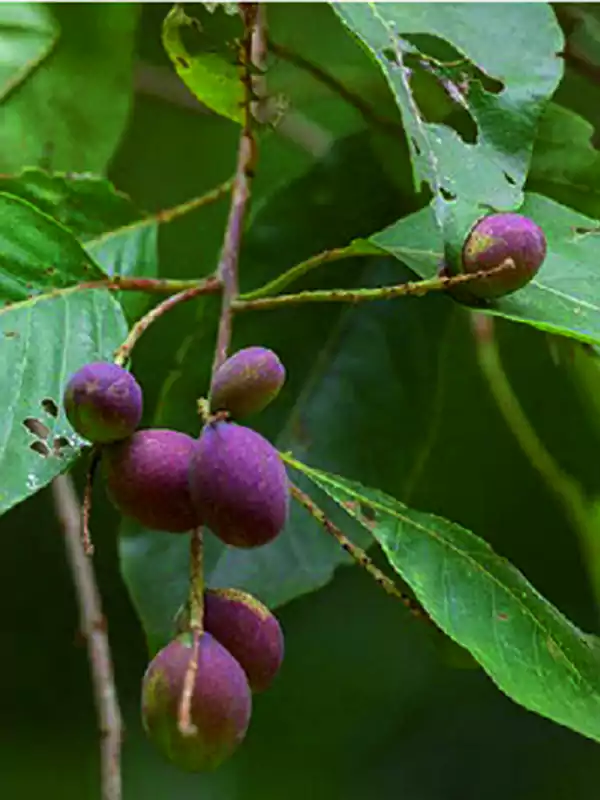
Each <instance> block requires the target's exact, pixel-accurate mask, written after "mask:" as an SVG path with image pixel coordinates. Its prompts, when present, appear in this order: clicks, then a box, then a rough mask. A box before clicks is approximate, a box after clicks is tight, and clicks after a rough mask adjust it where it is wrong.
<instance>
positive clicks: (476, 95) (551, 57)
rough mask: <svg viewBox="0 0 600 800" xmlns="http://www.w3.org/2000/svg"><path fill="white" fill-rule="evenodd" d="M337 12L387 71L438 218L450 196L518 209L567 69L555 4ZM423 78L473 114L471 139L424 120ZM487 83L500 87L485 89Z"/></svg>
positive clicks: (341, 6) (347, 7)
mask: <svg viewBox="0 0 600 800" xmlns="http://www.w3.org/2000/svg"><path fill="white" fill-rule="evenodd" d="M333 7H334V9H335V11H336V12H337V13H338V14H339V15H340V17H341V19H342V20H343V22H344V23H345V24H346V25H347V26H348V27H349V29H350V30H351V31H352V32H353V33H354V34H355V35H356V36H358V38H359V39H360V40H361V41H362V42H363V43H364V45H365V46H366V47H367V48H368V49H369V51H370V52H371V53H372V55H373V56H374V58H375V60H376V62H377V63H378V65H379V67H380V68H381V70H382V71H383V73H384V75H385V77H386V79H387V81H388V83H389V85H390V88H391V89H392V91H393V93H394V96H395V98H396V102H397V103H398V106H399V108H400V110H401V113H402V119H403V122H404V126H405V129H406V132H407V138H408V144H409V149H410V153H411V159H412V162H413V166H414V168H415V172H416V177H417V178H418V183H421V182H422V181H426V182H427V183H429V185H430V186H431V188H432V189H433V191H434V194H435V196H436V200H435V203H436V214H438V216H439V217H440V219H441V218H442V217H443V214H444V213H445V212H444V209H445V206H446V202H447V200H448V198H450V199H454V198H457V199H458V201H459V202H463V201H464V202H467V203H470V204H481V205H485V204H487V205H491V206H493V207H496V208H507V209H508V208H512V207H514V206H516V205H519V203H520V202H521V200H522V194H521V188H522V186H523V184H524V182H525V178H526V175H527V169H528V166H529V161H530V158H531V150H532V146H533V141H534V138H535V133H536V127H537V121H538V118H539V115H540V113H541V111H542V109H543V106H544V103H545V102H546V100H548V99H549V98H550V96H551V95H552V93H553V92H554V90H555V89H556V86H557V84H558V81H559V79H560V76H561V70H562V66H561V61H560V59H559V58H558V57H557V53H558V52H559V51H560V50H561V48H562V35H561V32H560V28H559V26H558V23H557V22H556V19H555V18H554V15H553V12H552V10H551V9H550V7H549V6H548V5H546V4H541V3H540V4H532V5H518V6H511V5H502V4H498V5H495V6H489V5H487V4H483V3H469V4H468V5H467V4H450V3H446V4H443V5H440V4H438V3H415V4H409V5H407V4H402V3H385V4H384V3H352V4H351V3H334V4H333ZM498 31H501V32H502V34H501V35H502V46H498ZM432 37H435V39H434V38H432ZM439 40H442V41H441V43H440V41H439ZM423 72H427V73H428V74H429V76H432V75H433V77H434V78H435V79H436V80H437V81H438V82H439V83H440V84H441V85H442V86H443V88H444V89H445V90H446V91H447V92H448V93H449V95H450V96H451V98H452V99H453V100H454V102H455V104H456V108H457V112H461V113H462V114H463V115H464V112H465V110H466V111H467V112H468V114H469V115H470V117H471V120H472V122H471V124H472V123H473V122H474V123H475V125H476V136H475V140H474V141H470V139H469V137H468V136H465V134H464V133H463V132H462V131H461V128H460V126H459V128H458V131H457V130H455V129H453V128H451V127H449V126H448V125H447V124H443V125H442V124H438V123H437V122H430V121H428V120H427V119H425V118H424V116H423V113H422V112H421V110H420V109H419V106H418V98H417V97H416V95H415V93H414V91H413V83H414V81H415V75H419V74H422V73H423ZM489 79H493V80H494V81H496V82H500V87H499V88H498V87H497V86H496V87H494V86H493V85H492V86H490V87H488V85H487V84H489V83H490V80H489Z"/></svg>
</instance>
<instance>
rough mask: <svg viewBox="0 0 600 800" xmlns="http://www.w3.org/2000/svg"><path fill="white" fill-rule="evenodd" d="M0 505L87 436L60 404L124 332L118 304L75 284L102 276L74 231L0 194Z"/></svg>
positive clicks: (65, 462)
mask: <svg viewBox="0 0 600 800" xmlns="http://www.w3.org/2000/svg"><path fill="white" fill-rule="evenodd" d="M0 253H1V254H2V255H1V257H0V301H2V302H3V307H2V308H1V309H0V371H1V374H2V375H4V376H5V379H4V381H3V382H2V386H1V387H0V406H1V407H2V408H3V409H4V413H3V415H2V418H1V420H0V470H1V471H2V475H3V481H2V487H1V489H0V513H2V512H4V511H7V510H8V509H9V508H11V507H12V506H14V505H16V504H17V503H19V502H21V501H22V500H24V499H25V498H26V497H28V496H29V495H31V494H33V493H34V492H36V491H37V490H38V489H40V488H41V487H42V486H44V485H45V484H47V483H48V482H49V481H50V480H51V479H52V478H54V477H55V476H56V475H58V474H59V473H61V472H63V471H64V470H65V469H67V467H68V466H69V465H70V464H71V463H72V462H73V460H74V459H75V458H76V457H77V456H78V455H79V453H80V450H81V447H82V445H83V444H84V442H83V441H82V440H81V439H80V438H79V437H78V436H76V435H75V434H74V432H73V430H72V428H71V426H70V425H69V423H68V422H67V419H66V417H65V414H64V411H63V410H62V408H61V397H62V392H63V389H64V385H65V383H66V381H67V378H68V376H69V374H70V373H72V372H74V371H75V370H76V369H78V368H79V367H80V366H82V365H83V364H85V363H86V362H88V361H93V360H98V359H102V360H103V359H109V358H110V357H111V356H112V353H113V351H114V349H115V348H116V347H117V346H118V345H119V344H120V343H121V341H122V340H123V338H124V337H125V335H126V333H127V327H126V323H125V319H124V317H123V312H122V311H121V308H120V306H119V305H118V303H116V302H115V300H114V299H113V298H112V297H111V296H110V295H109V293H108V292H106V291H103V290H89V289H88V290H81V289H79V287H78V286H77V283H78V282H81V281H86V280H97V279H101V278H103V277H104V273H103V272H102V271H101V270H100V268H99V267H98V266H97V265H96V264H95V263H94V262H93V261H92V260H91V259H90V258H89V257H88V256H87V255H86V253H85V251H84V250H83V249H82V248H81V246H80V245H79V244H78V243H77V241H76V240H75V239H74V238H73V236H72V235H71V234H70V233H69V232H68V231H67V230H66V229H65V228H63V227H62V226H61V225H59V224H58V223H56V222H54V221H53V220H52V219H51V218H50V217H47V216H46V215H44V214H42V213H41V212H39V211H37V210H36V209H35V208H33V206H30V205H29V204H28V203H25V202H24V201H21V200H18V199H17V198H14V197H11V196H9V195H1V194H0Z"/></svg>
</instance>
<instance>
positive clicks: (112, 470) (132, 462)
mask: <svg viewBox="0 0 600 800" xmlns="http://www.w3.org/2000/svg"><path fill="white" fill-rule="evenodd" d="M195 446H196V440H195V439H192V437H191V436H186V434H185V433H178V432H177V431H170V430H163V429H149V430H142V431H137V432H136V433H134V434H133V436H131V437H130V438H129V439H126V440H125V441H124V442H119V443H118V444H114V445H110V446H108V447H107V448H106V449H105V451H104V455H103V464H104V471H105V475H106V479H107V484H108V492H109V495H110V497H111V499H112V501H113V503H114V504H115V505H116V507H117V508H118V509H119V511H121V513H122V514H124V515H125V516H127V517H131V518H132V519H135V520H137V522H139V523H140V524H141V525H145V526H146V527H148V528H152V529H154V530H159V531H171V532H172V533H179V532H183V531H189V530H191V529H192V528H196V527H198V526H199V525H201V524H202V520H201V519H200V518H199V516H198V514H197V512H196V511H195V509H194V507H193V505H192V501H191V497H190V490H189V482H188V475H189V471H190V463H191V459H192V454H193V452H194V449H195Z"/></svg>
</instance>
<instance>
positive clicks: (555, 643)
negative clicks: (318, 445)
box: [291, 460, 600, 741]
mask: <svg viewBox="0 0 600 800" xmlns="http://www.w3.org/2000/svg"><path fill="white" fill-rule="evenodd" d="M291 463H292V464H293V466H294V467H296V468H297V469H299V470H300V471H301V472H302V474H304V475H305V476H307V477H309V478H310V479H311V480H312V481H313V482H314V483H315V485H316V486H318V487H319V488H320V489H322V490H323V491H324V492H325V493H326V494H328V495H329V496H330V497H331V498H333V499H334V500H335V501H336V502H337V503H338V504H339V505H340V506H342V507H343V508H344V509H345V510H346V511H347V512H348V513H349V514H350V516H352V517H353V518H354V519H356V520H359V521H360V522H361V523H362V524H363V525H364V526H365V528H367V529H368V530H369V531H370V532H371V534H372V535H373V536H374V538H375V539H376V540H377V541H378V542H379V543H380V545H381V547H382V548H383V551H384V553H385V555H386V557H387V558H388V560H389V562H390V563H391V564H392V566H393V567H394V569H395V570H396V571H397V572H398V573H399V574H400V575H401V576H402V578H403V579H404V580H405V581H406V582H407V583H408V584H409V585H410V586H411V588H412V589H413V591H414V592H415V594H416V596H417V598H418V599H419V601H420V602H421V603H422V604H423V606H424V607H425V609H426V610H427V611H428V613H429V614H430V615H431V617H432V619H433V620H434V621H435V622H436V623H437V624H438V625H439V626H440V628H442V630H443V631H445V632H446V633H447V634H448V635H449V636H450V637H451V638H452V639H454V640H455V641H457V642H458V643H459V644H460V645H462V646H463V647H466V648H467V649H468V650H469V651H470V652H471V653H472V655H473V656H474V657H475V658H476V659H477V661H478V662H479V663H480V664H481V665H482V667H483V668H484V670H485V671H486V672H487V673H488V675H489V676H490V677H491V678H492V680H493V681H494V682H495V683H496V684H497V685H498V687H499V688H500V689H502V691H504V692H505V693H506V694H508V695H509V696H510V697H512V698H513V700H516V701H517V702H518V703H520V704H521V705H523V706H525V708H528V709H530V710H531V711H535V712H537V713H538V714H541V715H542V716H545V717H548V718H549V719H552V720H554V721H555V722H558V723H560V724H562V725H566V726H568V727H570V728H572V729H573V730H576V731H578V732H579V733H582V734H583V735H584V736H588V737H590V738H591V739H595V740H596V741H600V658H599V652H600V651H599V650H598V649H597V646H596V645H595V643H594V640H593V639H592V638H591V637H589V636H587V635H585V634H584V633H582V632H581V631H579V630H578V629H577V628H576V627H575V626H574V625H573V624H572V623H571V622H570V621H569V620H568V619H566V617H564V616H563V615H562V614H561V613H560V612H559V611H557V609H556V608H554V607H553V606H552V605H551V604H550V603H548V602H547V601H546V600H545V599H544V598H543V597H542V596H541V595H540V594H539V593H538V592H537V591H536V590H535V589H534V588H533V586H532V585H531V584H530V583H529V582H528V581H527V579H526V578H525V577H524V576H523V575H522V574H521V573H520V572H519V571H518V570H517V569H515V567H513V566H512V565H511V564H510V563H509V562H508V561H506V559H503V558H501V557H500V556H498V555H497V554H496V553H494V551H493V550H492V549H491V547H490V546H489V545H488V544H487V543H486V542H484V541H483V540H481V539H479V538H478V537H477V536H475V535H474V534H472V533H470V532H469V531H468V530H465V529H464V528H462V527H461V526H460V525H456V524H454V523H451V522H448V521H447V520H445V519H442V518H440V517H437V516H434V515H432V514H425V513H422V512H419V511H415V510H413V509H411V508H408V507H407V506H406V505H404V504H403V503H400V502H398V501H397V500H394V499H393V498H392V497H389V496H387V495H385V494H384V493H383V492H380V491H378V490H375V489H366V488H364V487H363V486H361V485H360V484H357V483H354V482H351V481H348V480H345V479H344V478H340V477H339V476H337V475H331V474H328V473H326V472H322V471H320V470H315V469H312V468H309V467H306V466H305V465H303V464H300V463H298V462H297V461H294V460H292V462H291Z"/></svg>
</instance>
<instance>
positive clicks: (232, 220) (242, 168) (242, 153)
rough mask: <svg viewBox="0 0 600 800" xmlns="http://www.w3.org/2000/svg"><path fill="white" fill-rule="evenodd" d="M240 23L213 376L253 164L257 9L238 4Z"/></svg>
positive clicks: (222, 349)
mask: <svg viewBox="0 0 600 800" xmlns="http://www.w3.org/2000/svg"><path fill="white" fill-rule="evenodd" d="M239 9H240V14H241V15H242V18H243V20H244V36H243V39H242V42H241V44H240V64H241V80H242V83H243V85H244V120H243V125H242V132H241V135H240V142H239V147H238V156H237V165H236V170H235V177H234V180H233V189H232V192H231V206H230V209H229V218H228V220H227V228H226V230H225V238H224V241H223V248H222V251H221V258H220V261H219V266H218V268H217V277H218V278H219V279H220V280H221V282H222V285H223V295H222V304H221V316H220V319H219V328H218V332H217V345H216V348H215V356H214V360H213V373H214V372H215V370H217V369H218V368H219V367H220V366H221V364H222V363H223V362H224V361H225V359H226V358H227V351H228V349H229V343H230V341H231V320H232V310H231V309H232V304H233V302H234V301H235V299H236V297H237V295H238V262H239V255H240V248H241V244H242V234H243V231H244V222H245V219H246V210H247V206H248V201H249V199H250V187H251V184H252V178H253V177H254V170H255V165H256V141H255V139H254V134H253V133H252V125H251V122H252V119H251V104H252V101H253V91H252V74H251V70H252V55H253V53H252V41H253V37H254V36H255V34H256V31H257V24H258V8H257V4H256V3H240V4H239Z"/></svg>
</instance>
